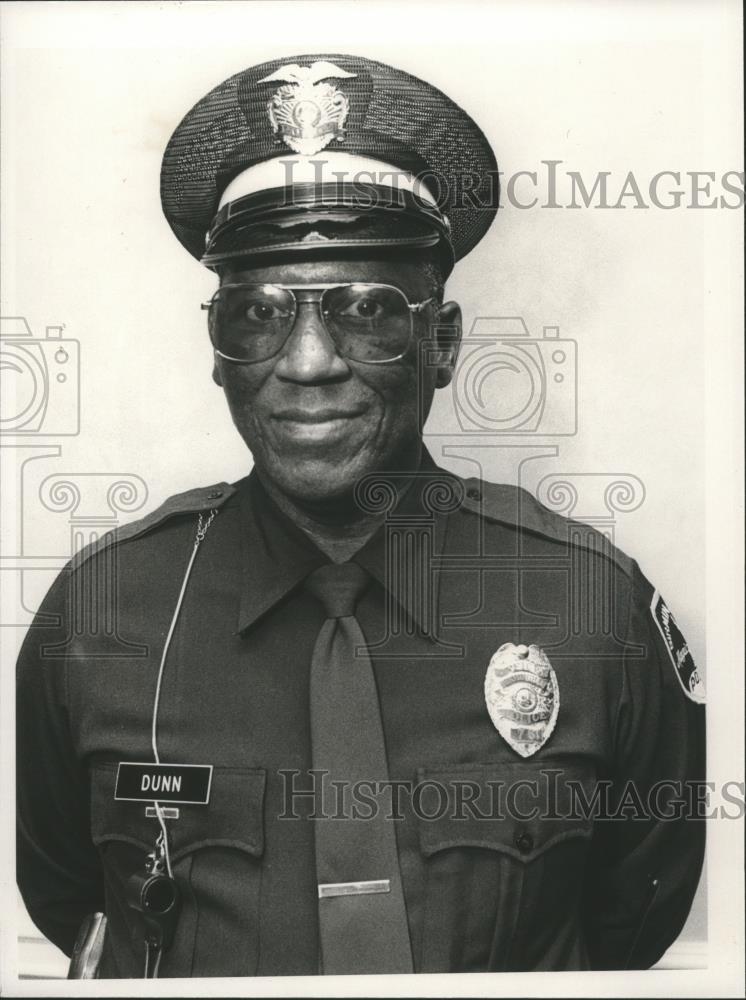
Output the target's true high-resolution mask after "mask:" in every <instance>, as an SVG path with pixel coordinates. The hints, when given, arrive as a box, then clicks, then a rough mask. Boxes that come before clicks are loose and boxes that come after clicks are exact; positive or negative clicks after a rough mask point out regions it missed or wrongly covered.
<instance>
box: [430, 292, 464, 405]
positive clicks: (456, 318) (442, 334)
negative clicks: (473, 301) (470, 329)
mask: <svg viewBox="0 0 746 1000" xmlns="http://www.w3.org/2000/svg"><path fill="white" fill-rule="evenodd" d="M434 334H435V340H436V341H437V344H438V354H439V355H440V357H439V358H438V363H437V365H436V368H437V374H436V377H435V387H436V389H443V388H444V387H445V386H447V385H448V384H449V383H450V381H451V379H452V378H453V370H454V368H455V367H456V359H457V358H458V352H459V347H460V346H461V334H462V326H461V306H460V305H459V304H458V302H445V303H444V304H443V305H442V306H441V307H440V310H439V317H438V322H437V324H436V326H435V330H434Z"/></svg>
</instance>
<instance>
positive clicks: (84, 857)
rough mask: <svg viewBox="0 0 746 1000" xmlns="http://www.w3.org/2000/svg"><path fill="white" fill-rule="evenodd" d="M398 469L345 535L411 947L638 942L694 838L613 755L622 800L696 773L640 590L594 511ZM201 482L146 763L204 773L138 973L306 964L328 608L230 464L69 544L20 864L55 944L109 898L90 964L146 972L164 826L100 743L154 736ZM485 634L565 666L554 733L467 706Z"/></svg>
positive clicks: (49, 634) (646, 957)
mask: <svg viewBox="0 0 746 1000" xmlns="http://www.w3.org/2000/svg"><path fill="white" fill-rule="evenodd" d="M396 485H397V484H396V482H395V477H394V480H393V481H392V482H391V483H390V484H389V489H388V491H386V490H384V491H381V490H379V491H378V492H376V491H375V490H372V491H371V493H370V496H369V497H368V499H367V501H366V502H368V503H370V504H372V505H373V506H375V505H376V504H379V505H382V506H381V507H379V509H388V508H390V509H389V510H388V516H387V519H386V522H385V523H384V524H383V526H382V527H381V528H380V529H379V530H378V531H377V532H376V534H375V535H374V536H373V537H372V538H371V539H370V540H369V541H368V542H367V544H366V545H365V546H364V547H363V548H362V549H361V550H360V551H359V552H358V553H357V554H356V555H355V556H354V557H353V559H354V561H356V562H358V563H360V564H361V565H362V566H363V567H364V568H365V569H366V570H368V572H369V574H370V576H371V578H372V582H371V585H370V586H369V587H368V589H367V590H366V592H365V594H364V596H363V598H362V599H361V601H360V603H359V606H358V608H357V611H356V616H357V618H358V621H359V622H360V625H361V628H362V630H363V633H364V635H365V637H366V641H367V643H368V647H369V650H370V655H371V660H372V663H373V667H374V672H375V677H376V683H377V687H378V694H379V702H380V710H381V716H382V721H383V729H384V735H385V742H386V752H387V757H388V765H389V775H390V778H391V780H392V782H395V783H396V782H400V783H402V784H401V785H400V789H401V792H402V793H403V794H399V795H398V797H397V800H396V815H397V817H398V818H396V819H393V820H392V822H394V823H395V824H396V836H397V847H398V852H399V860H400V867H401V872H402V880H403V886H404V893H405V902H406V908H407V917H408V923H409V932H410V940H411V946H412V954H413V960H414V967H415V971H418V972H448V971H452V972H464V971H488V970H539V969H543V970H549V969H554V970H562V969H584V968H623V967H630V968H639V967H647V966H649V965H652V964H653V963H654V962H656V961H657V960H658V958H659V957H660V956H661V955H662V954H663V952H664V951H665V949H666V948H667V947H668V946H669V945H670V944H671V943H672V942H673V940H675V938H676V936H677V935H678V933H679V931H680V930H681V927H682V926H683V923H684V921H685V919H686V916H687V914H688V911H689V908H690V905H691V901H692V897H693V895H694V891H695V889H696V885H697V881H698V878H699V872H700V868H701V863H702V855H703V843H704V829H703V826H704V824H703V823H701V822H697V821H692V820H688V821H687V820H682V819H678V820H677V819H670V820H663V819H661V818H656V817H654V816H653V817H647V818H640V817H639V816H638V817H637V818H635V817H634V815H633V814H634V813H635V809H636V804H635V802H634V801H632V802H631V803H630V800H629V799H628V798H626V797H625V796H626V795H627V794H628V792H627V784H626V783H627V782H629V781H631V782H634V788H635V789H636V792H637V794H638V795H639V797H640V799H641V800H642V802H644V801H645V800H646V798H647V796H648V792H649V790H650V789H651V788H652V787H654V786H655V783H656V782H658V781H660V780H663V779H666V780H669V781H673V782H682V781H686V780H697V779H702V778H703V777H704V720H703V709H702V706H701V705H698V704H695V703H694V701H692V700H691V699H690V698H689V697H688V696H687V694H685V693H684V691H683V690H682V684H681V680H680V676H677V671H676V669H675V664H674V661H673V660H672V658H671V654H670V650H669V648H668V647H667V645H666V643H665V641H664V636H663V635H662V634H661V632H660V631H659V630H658V628H657V627H656V625H655V620H654V617H653V615H652V613H651V604H652V605H653V606H654V605H655V600H654V592H653V588H652V587H651V586H650V584H649V583H648V582H647V580H646V579H645V578H644V577H643V576H642V574H641V572H640V570H639V568H638V567H637V564H636V563H634V562H633V561H631V560H629V559H627V557H626V556H624V555H623V554H622V553H620V552H619V551H618V550H616V549H614V548H613V546H611V545H610V544H609V543H608V542H607V540H606V539H604V538H602V537H601V536H600V535H599V534H598V533H596V532H594V531H593V530H592V529H590V528H587V527H586V526H583V525H579V524H577V523H576V522H570V521H566V520H565V519H563V518H561V517H559V516H558V515H554V514H552V513H551V512H549V511H548V510H546V509H545V508H543V507H541V506H540V505H539V504H538V503H537V502H536V501H535V500H534V499H533V498H532V497H531V496H530V495H529V494H527V493H524V492H523V491H520V490H516V489H514V488H512V487H498V486H494V485H492V484H488V483H479V482H477V481H473V480H469V481H466V482H464V481H461V480H459V479H458V478H457V477H455V476H453V475H452V474H450V473H445V472H443V470H438V469H437V467H436V466H434V465H433V464H432V462H431V461H430V460H429V459H426V460H425V462H424V464H423V467H422V469H421V470H420V475H419V476H418V478H417V479H416V480H415V484H414V486H412V488H411V489H410V490H409V491H408V492H407V493H406V495H405V496H404V499H403V500H402V501H401V502H399V503H398V504H397V503H396V499H395V498H397V494H396ZM210 508H214V509H217V514H216V516H215V517H214V520H213V521H212V523H211V524H210V526H209V529H208V530H207V533H206V535H205V537H204V540H203V541H202V543H201V545H200V548H199V550H198V552H197V555H196V558H195V562H194V565H193V568H192V573H191V577H190V579H189V582H188V585H187V588H186V592H185V596H184V601H183V604H182V607H181V611H180V614H179V616H178V620H177V624H176V628H175V631H174V633H173V638H172V641H171V645H170V649H169V652H168V657H167V662H166V666H165V670H164V676H163V682H162V688H161V692H160V702H159V712H158V723H157V733H158V750H159V755H160V760H161V761H164V762H169V763H187V764H211V765H213V767H214V772H213V779H212V787H211V792H210V801H209V804H207V805H179V807H178V808H179V816H178V819H173V820H171V821H169V823H168V828H169V837H170V845H171V858H172V863H173V870H174V875H175V877H176V878H177V880H178V882H179V885H180V887H181V892H182V898H183V904H182V910H181V915H180V918H179V921H178V925H177V930H176V935H175V939H174V943H173V945H172V946H171V948H170V949H169V950H168V951H167V952H166V953H165V954H164V956H163V960H162V963H161V967H160V975H161V976H201V975H202V976H210V975H226V976H248V975H255V974H257V975H283V974H313V973H315V972H317V971H318V968H319V944H318V925H317V891H316V879H315V870H314V867H315V866H314V840H313V838H314V820H313V819H310V818H309V816H310V813H311V811H312V808H313V798H312V796H311V795H304V794H303V792H304V791H308V790H312V787H313V786H312V784H311V780H312V779H311V777H310V776H309V774H308V771H309V768H310V767H311V766H312V762H311V749H310V748H311V740H310V723H309V689H308V688H309V668H310V663H311V656H312V651H313V647H314V644H315V641H316V637H317V635H318V632H319V629H320V628H321V625H322V622H323V621H324V618H325V614H324V612H323V609H322V608H321V606H320V604H319V603H318V601H317V600H316V599H315V598H314V597H313V596H312V595H310V594H309V593H308V592H307V591H306V590H305V589H304V588H303V586H302V583H303V580H304V579H305V578H306V577H307V576H308V574H309V573H310V572H311V571H312V570H314V569H315V568H317V567H318V566H321V565H323V564H324V563H326V562H328V561H329V560H328V558H327V557H326V556H325V555H324V554H323V553H322V552H321V551H320V550H319V549H318V548H317V547H316V546H315V545H314V544H313V543H312V542H311V540H310V539H309V538H308V537H307V536H306V535H305V534H304V533H303V532H302V531H301V530H300V529H298V528H297V527H296V526H295V525H294V524H293V523H292V522H291V521H290V520H289V519H288V518H287V517H286V516H285V515H284V514H283V513H281V512H280V510H279V509H278V508H277V507H276V506H275V504H274V503H273V502H272V501H271V500H270V499H269V498H268V496H267V495H266V493H265V492H264V490H263V489H262V487H261V485H260V483H259V480H258V478H257V476H256V474H255V473H252V474H251V475H250V476H249V477H248V478H247V479H245V480H242V481H241V482H239V483H238V484H236V486H235V487H228V486H222V488H219V489H217V490H215V489H211V490H203V491H194V492H193V493H191V494H188V495H185V496H184V497H181V498H175V499H172V501H170V502H167V504H166V505H164V508H163V509H162V510H161V511H160V512H156V513H155V514H154V515H151V516H150V517H149V518H146V519H144V521H143V522H139V523H138V524H136V525H133V526H128V527H127V528H125V529H124V530H123V531H122V532H121V533H120V535H119V536H118V537H117V538H115V539H114V540H113V544H107V543H104V544H102V545H99V546H97V547H95V549H94V550H93V551H88V552H85V553H84V554H83V555H81V556H80V557H78V558H77V559H76V560H74V561H73V564H72V565H71V567H70V570H69V572H67V573H63V574H61V576H60V578H59V579H58V580H57V582H56V583H55V585H54V586H53V587H52V589H51V591H50V593H49V595H48V596H47V598H46V600H45V602H44V604H43V606H42V608H41V609H40V613H39V616H38V617H37V619H36V622H35V625H34V627H32V629H31V630H30V632H29V635H28V637H27V639H26V642H25V644H24V647H23V650H22V653H21V658H20V663H19V685H18V691H19V701H18V768H19V770H18V788H19V819H20V826H19V829H20V834H19V854H18V866H19V867H18V871H19V884H20V887H21V890H22V893H23V896H24V899H25V902H26V905H27V907H28V909H29V912H30V914H31V916H32V918H33V919H34V921H35V922H36V923H37V925H38V926H39V927H40V929H41V930H42V931H43V932H44V933H45V934H46V935H47V936H48V937H49V938H50V939H51V940H52V941H54V942H55V943H56V944H57V945H59V946H60V947H61V948H62V949H63V950H65V951H66V952H67V953H68V954H69V953H70V951H71V949H72V945H73V942H74V939H75V935H76V932H77V929H78V926H79V924H80V922H81V920H82V919H83V917H84V915H85V914H86V913H88V912H91V911H94V910H104V911H105V912H106V914H107V918H108V928H107V934H106V942H105V948H104V954H103V958H102V962H101V968H100V975H101V976H102V977H126V976H133V977H140V976H142V974H143V962H144V944H143V923H142V918H141V915H140V914H139V913H138V912H137V911H135V910H133V909H132V908H131V907H130V906H129V905H128V903H127V890H126V885H127V882H128V879H129V878H130V877H131V876H132V875H133V874H134V873H136V872H142V871H143V870H144V864H145V860H146V856H147V853H148V852H149V851H152V850H153V847H154V845H155V842H156V839H157V836H158V833H159V825H158V822H157V820H156V819H155V818H153V817H152V816H151V817H148V816H147V815H146V804H145V803H143V802H129V801H117V800H115V798H114V788H115V780H116V773H117V765H118V763H119V762H121V761H143V762H147V761H152V760H153V750H152V746H151V726H152V716H153V705H154V693H155V686H156V678H157V674H158V668H159V664H160V659H161V654H162V651H163V647H164V642H165V639H166V635H167V633H168V630H169V627H170V624H171V619H172V615H173V613H174V608H175V606H176V602H177V599H178V595H179V591H180V589H181V586H182V581H183V578H184V573H185V569H186V566H187V563H188V561H189V558H190V556H191V554H192V549H193V544H194V538H195V531H196V528H197V516H198V512H200V511H203V512H205V513H206V512H207V511H208V510H209V509H210ZM102 595H105V596H102ZM107 609H108V610H107ZM104 611H106V613H104ZM55 619H56V620H57V621H58V624H57V625H54V624H50V622H54V621H55ZM506 642H512V643H515V644H521V643H523V644H531V643H533V644H536V645H539V646H540V647H541V648H542V649H543V650H544V651H545V653H546V654H547V656H548V658H549V660H550V662H551V664H552V667H553V669H554V672H555V675H556V678H557V683H558V689H559V710H558V714H557V720H556V724H555V728H554V731H553V732H552V733H551V735H550V736H549V737H548V739H547V740H546V742H545V743H544V745H543V746H542V747H541V748H540V749H539V750H538V751H537V752H536V753H534V754H533V755H531V756H529V757H527V758H523V757H522V756H520V755H519V754H518V753H516V751H515V750H514V749H513V748H512V747H511V746H510V745H509V743H508V742H506V740H505V739H503V738H502V736H501V735H500V734H499V733H498V731H497V730H496V727H495V725H494V724H493V722H492V720H491V718H490V715H489V713H488V711H487V708H486V705H485V695H484V679H485V671H486V669H487V665H488V663H489V661H490V658H491V657H492V655H493V654H494V652H495V651H496V650H497V649H498V648H499V647H500V646H501V645H502V644H503V643H506ZM354 739H355V733H354V732H351V733H350V740H354ZM599 781H607V782H608V784H609V787H610V789H611V793H610V796H611V802H612V804H613V805H619V804H620V802H621V803H622V804H624V805H625V807H626V808H625V810H622V813H621V814H620V816H619V818H617V819H615V820H609V819H595V820H594V819H593V818H592V817H591V818H587V817H584V816H582V815H578V814H577V810H576V811H575V813H574V814H572V815H570V816H569V817H568V816H567V813H568V809H567V806H568V802H569V801H570V799H569V795H570V791H569V789H570V786H571V784H572V783H574V785H575V788H580V789H581V790H582V791H583V795H584V797H585V799H586V800H587V801H592V799H593V792H594V789H596V783H597V782H599ZM517 783H518V784H517ZM511 788H512V792H510V791H509V790H510V789H511ZM511 794H512V795H513V798H512V799H511V800H510V801H508V798H509V796H510V795H511ZM506 796H508V798H506ZM537 806H538V808H536V807H537ZM151 812H152V809H151ZM570 812H572V810H570ZM380 971H381V972H382V973H383V972H386V971H387V968H386V955H381V958H380Z"/></svg>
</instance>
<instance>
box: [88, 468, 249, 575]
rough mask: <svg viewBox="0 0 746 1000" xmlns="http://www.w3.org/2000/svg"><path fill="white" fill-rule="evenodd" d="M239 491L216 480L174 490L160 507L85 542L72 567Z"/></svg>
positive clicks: (213, 506)
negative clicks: (100, 552) (194, 487)
mask: <svg viewBox="0 0 746 1000" xmlns="http://www.w3.org/2000/svg"><path fill="white" fill-rule="evenodd" d="M235 492H236V487H235V486H231V484H230V483H215V485H214V486H202V487H200V488H198V489H193V490H186V492H184V493H175V494H174V495H173V496H172V497H169V498H168V499H167V500H164V502H163V503H162V504H161V505H160V507H157V508H156V509H155V510H154V511H151V512H150V514H146V515H145V517H141V518H139V519H138V520H137V521H131V522H130V523H129V524H123V525H122V526H121V527H119V528H114V529H113V530H112V531H107V533H106V534H105V535H102V536H101V537H100V538H98V539H96V540H95V541H93V542H91V543H90V544H89V545H86V546H85V547H84V548H82V549H81V550H80V552H78V553H76V554H75V555H74V556H73V558H72V559H71V560H70V563H69V568H70V569H71V570H76V569H78V567H79V566H81V565H82V564H83V563H84V562H86V561H87V560H88V559H90V558H91V556H93V555H95V554H96V553H97V552H99V551H100V550H101V549H104V548H108V547H109V546H110V545H119V544H120V543H121V542H126V541H129V540H130V539H131V538H139V537H140V535H144V534H147V532H148V531H152V530H153V528H156V527H158V525H160V524H163V522H164V521H167V520H168V519H169V518H171V517H176V516H177V515H179V514H199V513H200V512H201V511H207V510H218V509H219V508H220V507H222V506H223V504H224V503H225V502H226V500H228V499H229V498H230V497H232V496H233V494H234V493H235Z"/></svg>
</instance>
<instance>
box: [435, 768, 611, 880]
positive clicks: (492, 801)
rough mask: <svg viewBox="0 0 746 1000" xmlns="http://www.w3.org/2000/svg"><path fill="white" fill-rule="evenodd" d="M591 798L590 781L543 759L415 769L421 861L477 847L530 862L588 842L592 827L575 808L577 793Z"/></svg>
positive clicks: (588, 776) (587, 774)
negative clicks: (571, 843)
mask: <svg viewBox="0 0 746 1000" xmlns="http://www.w3.org/2000/svg"><path fill="white" fill-rule="evenodd" d="M573 783H574V784H575V786H576V787H578V786H580V787H581V788H582V794H583V795H584V796H585V799H586V801H588V799H589V798H590V789H591V787H592V776H591V774H590V772H583V770H582V769H579V768H578V767H577V765H576V764H575V763H573V767H572V769H568V768H566V767H563V766H561V765H558V764H554V765H553V764H550V763H549V762H547V761H543V762H542V763H541V765H527V764H526V763H525V762H516V763H512V762H504V761H500V762H495V763H486V764H456V765H444V766H443V767H438V768H434V769H430V768H420V769H419V770H418V772H417V784H418V787H419V789H420V794H419V796H418V800H419V801H418V803H416V808H415V812H416V814H417V822H418V827H419V840H420V849H421V851H422V853H423V854H424V855H426V856H430V855H433V854H436V853H437V852H438V851H445V850H448V849H449V848H460V847H481V848H486V849H488V850H493V851H500V852H502V853H504V854H508V855H510V856H511V857H513V858H515V859H516V860H517V861H522V862H529V861H533V860H534V859H535V858H537V857H538V856H539V855H540V854H542V853H543V852H544V851H545V850H547V849H548V848H549V847H552V846H554V845H555V844H558V843H560V842H562V841H564V840H569V839H571V838H589V837H590V836H591V834H592V829H593V823H592V819H591V818H590V817H586V816H583V815H582V809H581V810H580V811H579V810H578V802H577V794H578V793H577V792H574V791H573Z"/></svg>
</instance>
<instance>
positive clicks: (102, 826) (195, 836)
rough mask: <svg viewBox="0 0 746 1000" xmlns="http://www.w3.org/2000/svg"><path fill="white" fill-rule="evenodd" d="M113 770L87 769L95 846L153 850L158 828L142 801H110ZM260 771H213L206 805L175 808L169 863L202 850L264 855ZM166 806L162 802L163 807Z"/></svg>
mask: <svg viewBox="0 0 746 1000" xmlns="http://www.w3.org/2000/svg"><path fill="white" fill-rule="evenodd" d="M116 776H117V765H116V764H101V765H96V766H94V767H93V768H92V769H91V832H92V838H93V843H94V844H97V845H98V844H103V843H106V842H107V841H112V840H118V841H123V842H124V843H129V844H133V845H134V846H136V847H140V848H142V850H144V851H146V852H149V851H152V850H153V848H154V846H155V843H156V840H157V838H158V834H159V832H160V824H159V822H158V819H157V818H155V817H148V816H146V815H145V810H146V808H147V806H148V805H149V804H150V805H152V803H146V802H121V801H118V800H116V799H115V798H114V788H115V784H116ZM265 783H266V771H265V770H264V769H263V768H230V767H216V768H215V769H214V771H213V776H212V785H211V789H210V801H209V803H208V804H207V805H181V804H180V805H179V806H178V809H179V817H178V819H170V820H167V828H168V833H169V844H170V848H171V858H172V860H174V861H178V859H179V858H180V857H182V856H183V855H185V854H189V853H190V852H193V851H198V850H200V848H203V847H232V848H235V849H236V850H239V851H245V852H246V853H247V854H251V855H252V856H253V857H261V855H262V854H263V852H264V788H265ZM162 804H163V805H165V803H162Z"/></svg>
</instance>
